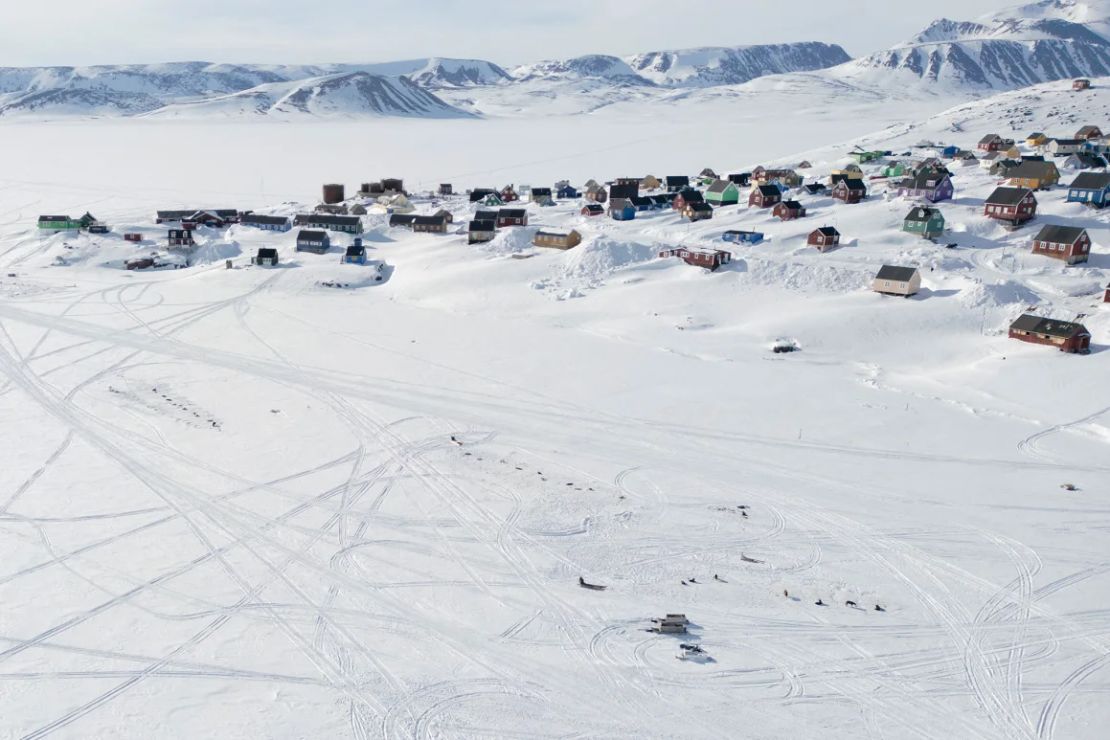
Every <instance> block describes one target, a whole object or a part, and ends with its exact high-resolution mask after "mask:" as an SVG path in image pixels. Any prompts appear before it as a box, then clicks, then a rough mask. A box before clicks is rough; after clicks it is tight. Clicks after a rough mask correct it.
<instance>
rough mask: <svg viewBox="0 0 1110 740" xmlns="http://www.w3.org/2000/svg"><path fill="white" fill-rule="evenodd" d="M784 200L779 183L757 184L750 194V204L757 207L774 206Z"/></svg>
mask: <svg viewBox="0 0 1110 740" xmlns="http://www.w3.org/2000/svg"><path fill="white" fill-rule="evenodd" d="M781 202H782V191H781V190H779V187H778V185H757V186H755V187H754V188H752V192H751V193H750V194H749V195H748V205H749V206H755V207H756V208H773V207H775V206H776V205H778V204H779V203H781Z"/></svg>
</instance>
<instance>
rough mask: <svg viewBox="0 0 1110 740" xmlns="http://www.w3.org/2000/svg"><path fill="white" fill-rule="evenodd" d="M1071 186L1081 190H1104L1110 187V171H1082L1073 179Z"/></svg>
mask: <svg viewBox="0 0 1110 740" xmlns="http://www.w3.org/2000/svg"><path fill="white" fill-rule="evenodd" d="M1068 187H1070V188H1079V189H1080V190H1102V189H1103V188H1110V173H1108V172H1081V173H1079V174H1078V175H1077V176H1076V178H1075V179H1074V180H1072V182H1071V185H1069V186H1068Z"/></svg>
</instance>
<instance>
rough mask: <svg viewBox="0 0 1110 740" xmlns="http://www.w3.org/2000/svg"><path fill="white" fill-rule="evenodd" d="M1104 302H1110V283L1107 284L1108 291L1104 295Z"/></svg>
mask: <svg viewBox="0 0 1110 740" xmlns="http://www.w3.org/2000/svg"><path fill="white" fill-rule="evenodd" d="M1102 302H1103V303H1110V285H1107V286H1106V293H1105V294H1104V295H1103V296H1102Z"/></svg>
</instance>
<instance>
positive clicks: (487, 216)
mask: <svg viewBox="0 0 1110 740" xmlns="http://www.w3.org/2000/svg"><path fill="white" fill-rule="evenodd" d="M474 220H475V221H496V220H497V211H487V210H483V209H481V208H479V209H478V210H477V211H475V212H474Z"/></svg>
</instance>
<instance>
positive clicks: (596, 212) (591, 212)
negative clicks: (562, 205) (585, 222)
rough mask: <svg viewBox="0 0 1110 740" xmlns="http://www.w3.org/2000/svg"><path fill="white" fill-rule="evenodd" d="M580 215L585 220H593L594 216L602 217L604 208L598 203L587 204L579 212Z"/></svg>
mask: <svg viewBox="0 0 1110 740" xmlns="http://www.w3.org/2000/svg"><path fill="white" fill-rule="evenodd" d="M580 213H581V214H582V215H583V216H586V217H587V218H593V217H594V216H604V215H605V207H604V206H602V205H601V204H600V203H587V204H586V205H584V206H582V210H581V211H580Z"/></svg>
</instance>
